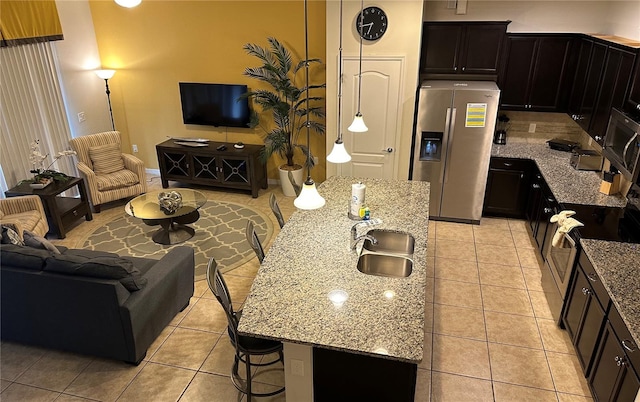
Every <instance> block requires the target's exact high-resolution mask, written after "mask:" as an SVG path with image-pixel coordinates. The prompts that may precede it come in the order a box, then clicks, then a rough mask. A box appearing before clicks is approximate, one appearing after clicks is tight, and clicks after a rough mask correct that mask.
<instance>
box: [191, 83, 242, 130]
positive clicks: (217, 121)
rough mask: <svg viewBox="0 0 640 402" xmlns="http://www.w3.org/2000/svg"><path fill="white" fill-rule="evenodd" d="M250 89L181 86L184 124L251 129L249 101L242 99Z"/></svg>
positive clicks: (195, 84)
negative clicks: (249, 127)
mask: <svg viewBox="0 0 640 402" xmlns="http://www.w3.org/2000/svg"><path fill="white" fill-rule="evenodd" d="M245 92H247V86H246V85H234V84H201V83H194V82H181V83H180V101H181V103H182V120H183V121H184V124H199V125H203V126H215V127H219V126H221V127H248V126H249V120H250V112H249V101H248V100H247V99H246V98H240V96H241V95H242V94H244V93H245Z"/></svg>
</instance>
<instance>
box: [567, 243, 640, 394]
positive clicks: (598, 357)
mask: <svg viewBox="0 0 640 402" xmlns="http://www.w3.org/2000/svg"><path fill="white" fill-rule="evenodd" d="M562 322H563V324H564V326H565V328H566V329H567V331H568V333H569V336H570V337H571V340H572V342H573V345H574V347H575V350H576V354H577V356H578V360H579V361H580V364H581V365H582V369H583V372H584V374H585V376H586V378H587V380H588V384H589V387H590V389H591V393H592V394H593V397H594V400H595V401H596V402H605V401H607V402H609V401H611V402H613V401H620V402H623V401H629V402H632V401H633V400H634V398H635V397H636V394H638V391H639V390H640V377H639V370H640V351H639V350H638V345H636V344H635V342H634V341H633V338H632V337H631V334H630V332H629V330H628V328H627V326H626V325H625V323H624V321H623V320H622V318H621V317H620V314H619V313H618V311H617V310H616V307H615V305H614V304H613V302H612V301H611V298H610V297H609V294H608V293H607V291H606V289H605V287H604V285H603V284H602V282H601V280H600V278H599V277H598V274H597V273H596V271H595V270H594V268H593V265H592V264H591V262H590V261H589V259H588V258H587V256H586V254H584V252H582V251H581V253H580V257H579V259H578V264H577V266H576V269H575V272H574V277H573V280H572V283H571V285H570V286H569V292H568V297H567V299H566V301H565V306H564V309H563V314H562Z"/></svg>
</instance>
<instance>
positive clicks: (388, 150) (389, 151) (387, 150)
mask: <svg viewBox="0 0 640 402" xmlns="http://www.w3.org/2000/svg"><path fill="white" fill-rule="evenodd" d="M382 152H387V153H391V152H393V148H391V147H389V148H387V149H383V150H382Z"/></svg>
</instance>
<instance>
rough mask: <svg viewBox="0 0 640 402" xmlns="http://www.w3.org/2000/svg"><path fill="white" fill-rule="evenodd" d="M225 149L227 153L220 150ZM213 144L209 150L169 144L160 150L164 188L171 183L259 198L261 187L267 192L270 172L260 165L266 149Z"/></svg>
mask: <svg viewBox="0 0 640 402" xmlns="http://www.w3.org/2000/svg"><path fill="white" fill-rule="evenodd" d="M222 145H224V146H225V147H226V148H225V149H218V147H220V146H222ZM233 145H234V144H233V143H223V142H209V143H207V145H206V146H197V147H196V146H194V147H189V146H184V145H179V144H175V143H174V141H173V140H167V141H165V142H163V143H161V144H158V145H157V146H156V152H157V154H158V165H159V167H160V177H161V179H162V187H163V188H167V187H168V186H169V180H172V181H179V182H184V183H192V184H199V185H203V186H217V187H228V188H236V189H244V190H250V191H251V195H252V196H253V197H254V198H256V197H257V196H258V190H259V188H260V187H262V188H265V189H266V188H267V172H266V169H265V166H264V164H263V163H262V162H261V161H260V159H259V157H260V153H261V152H262V150H263V148H264V146H262V145H249V144H245V146H244V148H242V149H236V148H234V146H233Z"/></svg>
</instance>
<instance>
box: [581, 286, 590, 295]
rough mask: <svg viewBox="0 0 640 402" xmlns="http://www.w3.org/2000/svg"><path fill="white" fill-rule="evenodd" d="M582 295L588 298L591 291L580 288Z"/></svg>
mask: <svg viewBox="0 0 640 402" xmlns="http://www.w3.org/2000/svg"><path fill="white" fill-rule="evenodd" d="M582 294H583V295H585V296H588V295H590V294H591V291H590V290H589V288H582Z"/></svg>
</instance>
